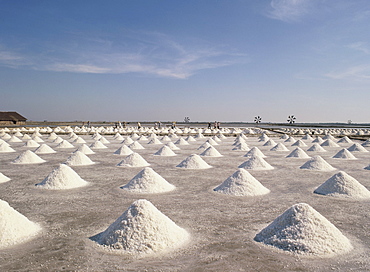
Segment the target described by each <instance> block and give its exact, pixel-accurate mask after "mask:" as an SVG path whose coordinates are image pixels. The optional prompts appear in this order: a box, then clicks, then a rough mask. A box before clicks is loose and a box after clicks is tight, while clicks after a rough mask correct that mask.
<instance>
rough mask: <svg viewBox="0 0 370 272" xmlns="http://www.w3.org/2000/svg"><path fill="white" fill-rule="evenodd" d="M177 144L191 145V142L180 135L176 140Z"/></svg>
mask: <svg viewBox="0 0 370 272" xmlns="http://www.w3.org/2000/svg"><path fill="white" fill-rule="evenodd" d="M175 144H177V145H189V143H188V142H187V141H186V140H185V139H184V138H182V137H180V138H179V139H178V140H177V141H176V142H175Z"/></svg>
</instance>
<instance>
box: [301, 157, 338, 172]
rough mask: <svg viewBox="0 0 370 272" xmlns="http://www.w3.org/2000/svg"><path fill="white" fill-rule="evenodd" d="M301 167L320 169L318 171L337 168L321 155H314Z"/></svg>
mask: <svg viewBox="0 0 370 272" xmlns="http://www.w3.org/2000/svg"><path fill="white" fill-rule="evenodd" d="M300 169H308V170H318V171H333V170H335V168H334V167H332V166H331V165H330V164H329V163H327V162H326V161H325V160H324V159H323V158H321V157H320V156H314V157H312V158H311V159H310V160H308V161H307V162H305V163H304V164H303V165H302V166H301V167H300Z"/></svg>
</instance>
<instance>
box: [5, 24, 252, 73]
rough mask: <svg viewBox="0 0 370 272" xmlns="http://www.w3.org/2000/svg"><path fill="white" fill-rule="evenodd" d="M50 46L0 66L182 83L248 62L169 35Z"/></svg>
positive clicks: (87, 39) (226, 51)
mask: <svg viewBox="0 0 370 272" xmlns="http://www.w3.org/2000/svg"><path fill="white" fill-rule="evenodd" d="M76 36H78V34H77V33H76ZM74 38H75V37H74ZM76 41H77V42H78V46H76ZM48 46H49V47H48V52H47V53H45V54H43V55H32V54H30V53H26V52H25V53H23V55H22V53H12V52H10V51H0V65H3V66H8V67H12V68H20V67H22V68H29V69H35V70H44V71H55V72H71V73H97V74H126V73H141V74H148V75H155V76H160V77H170V78H179V79H186V78H188V77H190V76H192V75H194V74H196V73H197V72H199V71H200V70H204V69H215V68H218V67H223V66H230V65H234V64H237V63H243V62H246V61H247V56H246V55H245V54H240V53H235V52H232V51H231V50H230V49H228V48H227V49H224V48H221V49H220V48H215V47H214V46H211V45H209V44H207V43H206V42H200V41H193V43H191V44H189V43H188V44H181V43H180V42H178V41H175V40H173V39H171V38H170V37H169V36H167V35H164V34H161V33H148V32H132V31H129V32H127V33H125V36H124V37H123V38H121V40H119V41H112V40H110V39H108V38H90V37H78V38H76V39H74V44H73V45H68V44H63V45H51V46H50V45H48ZM1 52H4V53H3V54H2V53H1ZM5 52H6V53H5Z"/></svg>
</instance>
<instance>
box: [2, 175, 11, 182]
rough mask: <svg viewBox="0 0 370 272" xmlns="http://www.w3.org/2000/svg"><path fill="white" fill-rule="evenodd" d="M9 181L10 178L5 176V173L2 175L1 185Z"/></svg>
mask: <svg viewBox="0 0 370 272" xmlns="http://www.w3.org/2000/svg"><path fill="white" fill-rule="evenodd" d="M9 180H10V178H8V177H7V176H5V175H4V174H3V173H0V183H4V182H7V181H9Z"/></svg>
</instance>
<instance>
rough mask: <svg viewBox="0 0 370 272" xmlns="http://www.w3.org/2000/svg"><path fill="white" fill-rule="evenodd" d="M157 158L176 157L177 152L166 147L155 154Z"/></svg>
mask: <svg viewBox="0 0 370 272" xmlns="http://www.w3.org/2000/svg"><path fill="white" fill-rule="evenodd" d="M154 155H155V156H176V154H175V152H173V151H172V149H171V148H169V147H168V146H166V145H164V146H162V147H161V148H160V149H159V150H158V151H157V152H155V153H154Z"/></svg>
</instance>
